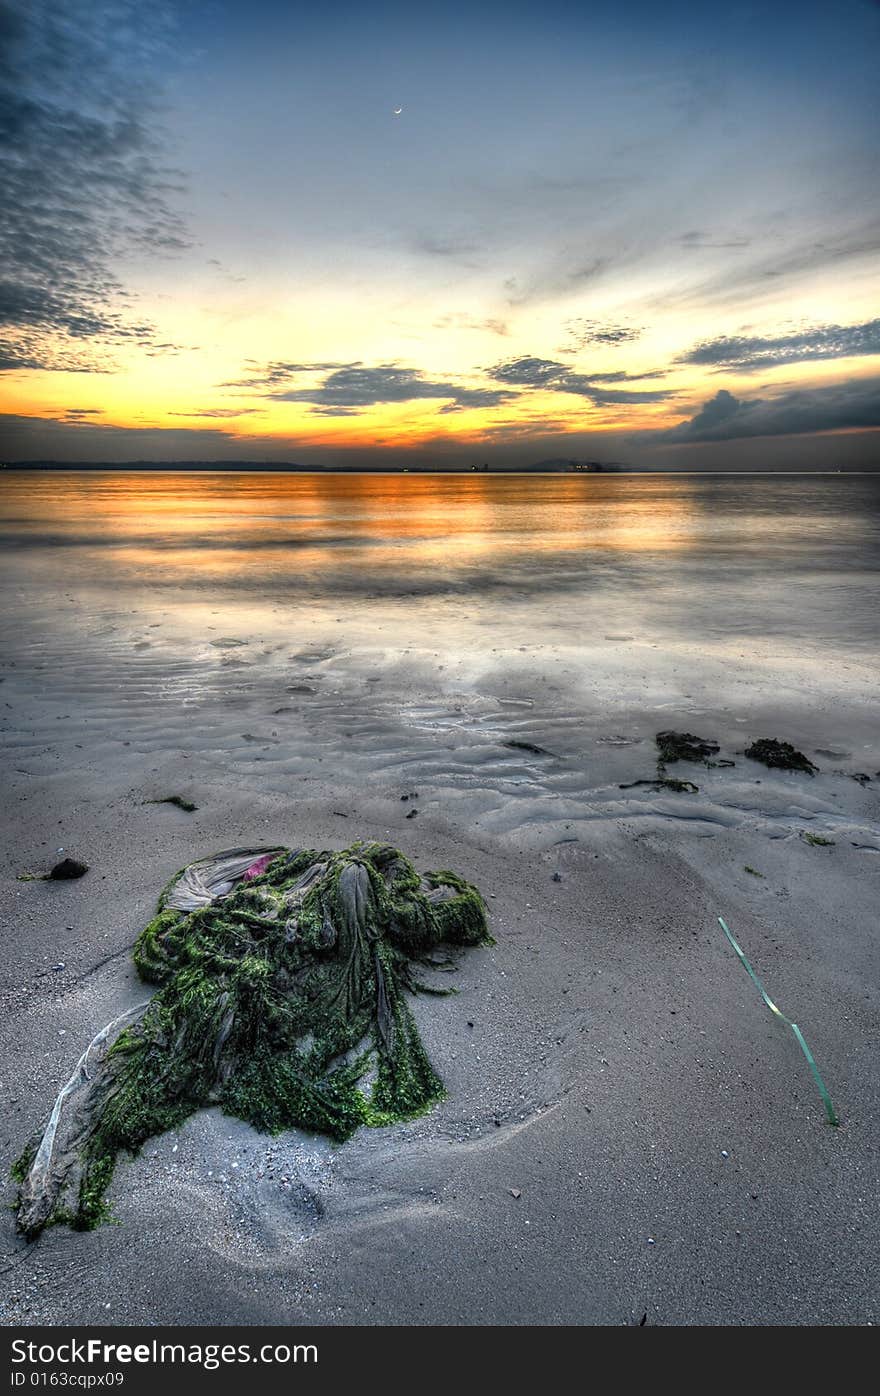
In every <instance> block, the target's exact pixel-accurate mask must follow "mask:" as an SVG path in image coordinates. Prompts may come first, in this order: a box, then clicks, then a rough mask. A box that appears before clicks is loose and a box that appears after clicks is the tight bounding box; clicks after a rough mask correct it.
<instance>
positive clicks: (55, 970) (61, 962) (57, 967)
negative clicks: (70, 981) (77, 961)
mask: <svg viewBox="0 0 880 1396" xmlns="http://www.w3.org/2000/svg"><path fill="white" fill-rule="evenodd" d="M66 968H67V966H66V965H65V963H64V961H63V960H60V961H59V963H58V964H57V965H53V966H52V969H53V970H54V972H55V974H57V973H58V971H59V970H61V969H66Z"/></svg>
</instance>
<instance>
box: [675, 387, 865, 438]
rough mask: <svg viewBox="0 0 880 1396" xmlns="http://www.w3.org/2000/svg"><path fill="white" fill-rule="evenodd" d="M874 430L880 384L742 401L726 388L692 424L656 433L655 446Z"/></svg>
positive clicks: (706, 404) (794, 392) (694, 418)
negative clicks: (656, 444)
mask: <svg viewBox="0 0 880 1396" xmlns="http://www.w3.org/2000/svg"><path fill="white" fill-rule="evenodd" d="M871 427H880V378H871V379H855V380H852V381H850V382H846V383H837V384H834V385H833V386H832V387H828V388H799V389H796V390H794V391H792V392H788V393H783V394H781V395H780V396H779V397H776V398H748V399H744V398H737V397H734V395H733V393H730V392H728V391H727V390H726V389H725V388H722V389H721V391H720V392H718V393H716V394H715V396H714V397H713V398H711V399H710V400H709V401H708V402H706V403H705V404H704V405H703V406H702V407H701V408H700V410H699V412H697V413H696V415H695V416H693V417H692V418H691V419H690V420H689V421H686V422H680V423H679V425H678V426H677V427H673V428H672V430H671V431H665V432H659V433H657V434H656V440H657V441H658V443H659V442H662V441H669V442H689V441H694V442H696V441H733V440H736V439H738V438H741V437H749V436H791V435H796V434H803V433H807V432H819V431H842V430H846V429H851V430H855V429H861V430H864V429H866V428H871Z"/></svg>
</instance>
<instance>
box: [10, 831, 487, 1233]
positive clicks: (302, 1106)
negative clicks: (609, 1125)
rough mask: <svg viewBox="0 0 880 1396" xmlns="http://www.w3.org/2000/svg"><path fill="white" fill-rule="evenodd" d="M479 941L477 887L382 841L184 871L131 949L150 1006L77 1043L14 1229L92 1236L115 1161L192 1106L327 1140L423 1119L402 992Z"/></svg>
mask: <svg viewBox="0 0 880 1396" xmlns="http://www.w3.org/2000/svg"><path fill="white" fill-rule="evenodd" d="M492 943H493V942H492V939H491V936H490V935H489V932H488V928H487V925H486V915H485V907H484V904H483V900H482V898H481V897H480V894H479V892H478V891H477V889H476V888H475V887H473V886H471V885H470V884H469V883H467V882H465V881H463V880H462V879H461V878H460V877H458V876H457V875H456V874H455V873H451V872H434V873H425V874H424V875H422V876H420V875H419V874H418V873H417V872H416V870H415V868H414V867H413V866H412V864H411V863H410V862H409V861H408V859H406V858H405V857H404V856H403V854H402V853H400V852H399V851H398V850H397V849H395V848H392V847H391V846H389V845H387V844H380V843H355V844H353V845H352V846H351V847H350V848H347V849H344V850H343V851H341V852H316V851H314V850H308V851H301V852H293V851H291V850H289V849H250V850H248V849H233V850H231V851H230V852H227V853H223V854H218V855H217V856H216V857H214V858H208V859H203V860H201V861H200V862H198V863H194V864H192V865H190V866H189V867H188V868H185V869H184V870H183V871H182V872H181V873H180V874H179V875H178V876H177V877H176V878H175V879H173V881H172V882H171V884H169V886H168V887H167V888H166V889H165V891H164V892H163V894H162V896H161V898H160V901H159V910H158V914H157V915H156V916H155V917H154V919H153V920H152V921H151V922H150V923H149V925H148V926H147V927H146V928H145V930H144V931H142V933H141V935H140V936H139V937H138V940H137V942H136V945H135V948H134V961H135V964H136V966H137V968H138V971H139V973H140V975H141V977H142V978H143V979H145V980H147V981H149V982H151V983H154V984H157V985H158V986H159V988H158V992H157V993H156V994H155V995H154V996H153V997H152V998H151V999H150V1000H149V1001H148V1002H147V1003H145V1004H142V1005H140V1006H139V1007H137V1008H135V1009H132V1010H130V1011H129V1012H128V1013H126V1014H123V1015H122V1017H121V1018H117V1019H116V1020H114V1022H112V1023H110V1024H108V1025H107V1026H106V1027H105V1028H102V1030H101V1032H99V1033H98V1034H97V1036H96V1037H95V1038H94V1039H93V1040H92V1042H91V1043H89V1046H88V1047H87V1048H86V1050H85V1052H84V1053H83V1055H82V1057H81V1058H80V1061H79V1063H78V1065H77V1068H76V1071H75V1072H74V1074H73V1076H72V1077H71V1078H70V1080H69V1081H68V1082H67V1084H66V1085H65V1086H64V1088H63V1089H62V1091H61V1092H60V1094H59V1096H58V1098H57V1100H56V1102H55V1105H54V1107H53V1109H52V1112H51V1115H50V1117H49V1121H48V1123H47V1125H46V1127H45V1129H44V1130H43V1132H42V1133H41V1134H40V1135H39V1136H37V1138H35V1139H34V1140H33V1141H32V1143H31V1144H30V1145H29V1146H28V1148H27V1149H26V1150H25V1152H24V1154H23V1155H22V1157H21V1159H19V1162H18V1164H17V1165H16V1170H15V1173H16V1177H17V1178H18V1179H19V1181H20V1184H21V1187H20V1193H19V1206H18V1224H19V1227H20V1229H21V1230H22V1231H23V1232H24V1233H25V1234H27V1235H35V1234H36V1233H38V1232H39V1231H40V1230H42V1228H43V1227H44V1226H46V1225H47V1224H48V1223H50V1222H57V1221H63V1222H67V1223H69V1224H70V1225H72V1226H74V1227H77V1228H81V1229H85V1228H89V1227H92V1226H94V1225H96V1224H97V1223H98V1222H99V1221H100V1220H101V1219H102V1218H103V1217H104V1216H105V1215H106V1204H105V1202H104V1193H105V1191H106V1189H107V1187H108V1185H109V1183H110V1180H111V1177H112V1175H113V1169H114V1164H115V1161H116V1158H117V1155H118V1154H119V1153H120V1152H121V1151H128V1152H130V1153H134V1152H137V1150H138V1149H139V1148H140V1147H141V1145H142V1144H143V1143H144V1142H145V1141H146V1140H147V1139H149V1138H150V1137H151V1136H153V1135H156V1134H160V1133H162V1132H163V1131H164V1130H167V1129H171V1128H173V1127H174V1126H177V1125H180V1124H181V1123H182V1122H183V1121H184V1120H185V1119H186V1118H187V1117H188V1116H189V1115H191V1114H192V1113H193V1112H194V1111H195V1110H197V1109H199V1107H201V1106H206V1105H212V1104H213V1105H219V1106H220V1107H221V1108H222V1109H223V1110H225V1111H226V1112H227V1113H228V1114H230V1115H235V1116H237V1117H238V1118H239V1119H242V1120H246V1121H248V1122H249V1123H250V1124H252V1125H254V1126H255V1127H256V1128H257V1129H260V1130H266V1131H269V1132H271V1133H277V1132H279V1131H281V1130H285V1129H291V1128H293V1127H299V1128H301V1129H306V1130H311V1131H315V1132H318V1133H322V1134H326V1135H329V1136H330V1137H331V1138H332V1139H335V1140H340V1141H341V1140H344V1139H347V1138H348V1137H349V1136H350V1135H351V1134H353V1133H354V1131H355V1130H356V1129H357V1128H358V1126H359V1125H362V1124H366V1125H384V1124H391V1123H393V1122H395V1121H399V1120H406V1119H411V1118H412V1117H414V1116H416V1115H420V1114H422V1113H424V1112H425V1111H426V1110H427V1109H429V1107H430V1106H431V1105H432V1104H434V1102H436V1101H437V1100H439V1099H440V1098H441V1097H442V1096H443V1094H444V1090H443V1083H442V1081H441V1080H440V1078H439V1076H438V1075H437V1073H436V1072H435V1071H434V1069H433V1067H432V1065H431V1063H430V1061H429V1059H428V1056H427V1054H426V1052H425V1049H424V1047H423V1045H422V1042H421V1040H420V1037H419V1033H418V1029H417V1027H416V1023H415V1019H414V1017H413V1014H412V1010H411V1008H410V1006H409V1003H408V1000H407V992H410V993H414V992H418V991H425V992H435V993H436V992H438V990H436V989H433V988H430V987H429V986H428V985H426V984H423V983H422V982H421V981H420V980H419V979H418V977H417V973H418V967H419V966H420V965H421V966H424V965H427V966H432V967H434V968H448V967H449V966H450V965H451V964H452V961H451V959H450V958H449V956H448V955H447V956H442V957H439V958H438V957H437V955H436V952H437V950H438V948H439V947H443V946H447V947H464V946H475V945H487V944H492ZM439 992H448V991H443V990H441V991H439ZM368 1073H369V1076H370V1079H371V1084H369V1085H367V1084H366V1081H365V1078H366V1077H367V1075H368Z"/></svg>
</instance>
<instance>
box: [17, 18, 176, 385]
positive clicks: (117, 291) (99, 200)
mask: <svg viewBox="0 0 880 1396" xmlns="http://www.w3.org/2000/svg"><path fill="white" fill-rule="evenodd" d="M0 34H2V35H3V36H4V43H3V46H2V47H3V54H4V62H3V64H2V66H0V204H2V207H3V220H2V225H0V260H2V263H3V266H4V269H5V277H6V280H5V281H4V283H3V284H2V286H0V326H2V327H3V330H4V331H5V334H4V349H3V357H2V358H0V367H3V368H7V369H8V368H50V369H52V368H63V369H68V370H70V369H73V370H75V371H78V372H83V371H95V370H100V369H101V368H103V367H106V366H107V362H108V351H110V350H112V348H113V346H114V345H120V344H121V343H124V342H135V343H139V344H142V345H145V346H149V345H151V344H153V342H154V333H153V329H152V327H151V326H150V325H148V324H146V323H144V322H142V321H141V320H139V319H138V318H137V316H136V314H133V310H132V307H131V306H130V304H129V298H128V296H127V295H126V293H125V290H124V288H123V287H122V285H121V284H120V282H119V281H118V279H117V278H116V276H115V275H114V273H113V272H112V271H111V263H112V261H113V259H114V258H115V257H116V256H117V255H118V254H120V253H121V252H131V251H132V250H138V251H144V250H148V251H150V252H152V253H160V254H161V253H165V254H167V253H173V252H177V251H179V250H180V249H181V248H183V247H185V246H187V238H186V233H185V230H184V227H183V225H182V223H181V221H180V219H179V218H178V217H177V215H176V214H175V213H174V212H173V211H172V208H171V205H170V198H171V195H172V194H173V192H174V191H175V190H176V183H175V180H174V178H173V176H172V174H171V173H170V172H169V171H168V170H167V169H166V168H165V167H164V164H163V160H162V154H161V149H160V147H159V143H158V138H157V135H156V119H155V111H154V105H153V94H152V93H151V92H150V90H149V88H148V85H147V83H146V82H145V81H144V79H143V76H142V75H143V73H144V72H145V71H146V70H147V69H148V67H149V66H150V64H151V63H152V62H154V60H155V58H156V55H157V54H158V53H159V52H161V50H162V45H163V44H164V42H165V37H166V20H165V12H164V8H163V7H162V6H161V5H158V6H149V7H144V6H141V5H140V4H139V3H137V0H95V2H94V3H91V4H89V5H81V6H71V5H67V6H59V5H58V4H57V3H54V0H0ZM166 347H167V346H166Z"/></svg>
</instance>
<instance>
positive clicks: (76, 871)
mask: <svg viewBox="0 0 880 1396" xmlns="http://www.w3.org/2000/svg"><path fill="white" fill-rule="evenodd" d="M88 870H89V865H88V863H81V862H80V861H79V859H78V858H62V859H61V862H60V863H56V864H55V866H54V868H53V869H52V871H51V872H50V874H49V877H50V878H52V879H53V880H54V881H56V882H63V881H64V880H65V879H66V878H74V877H82V876H83V874H84V873H87V872H88Z"/></svg>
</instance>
